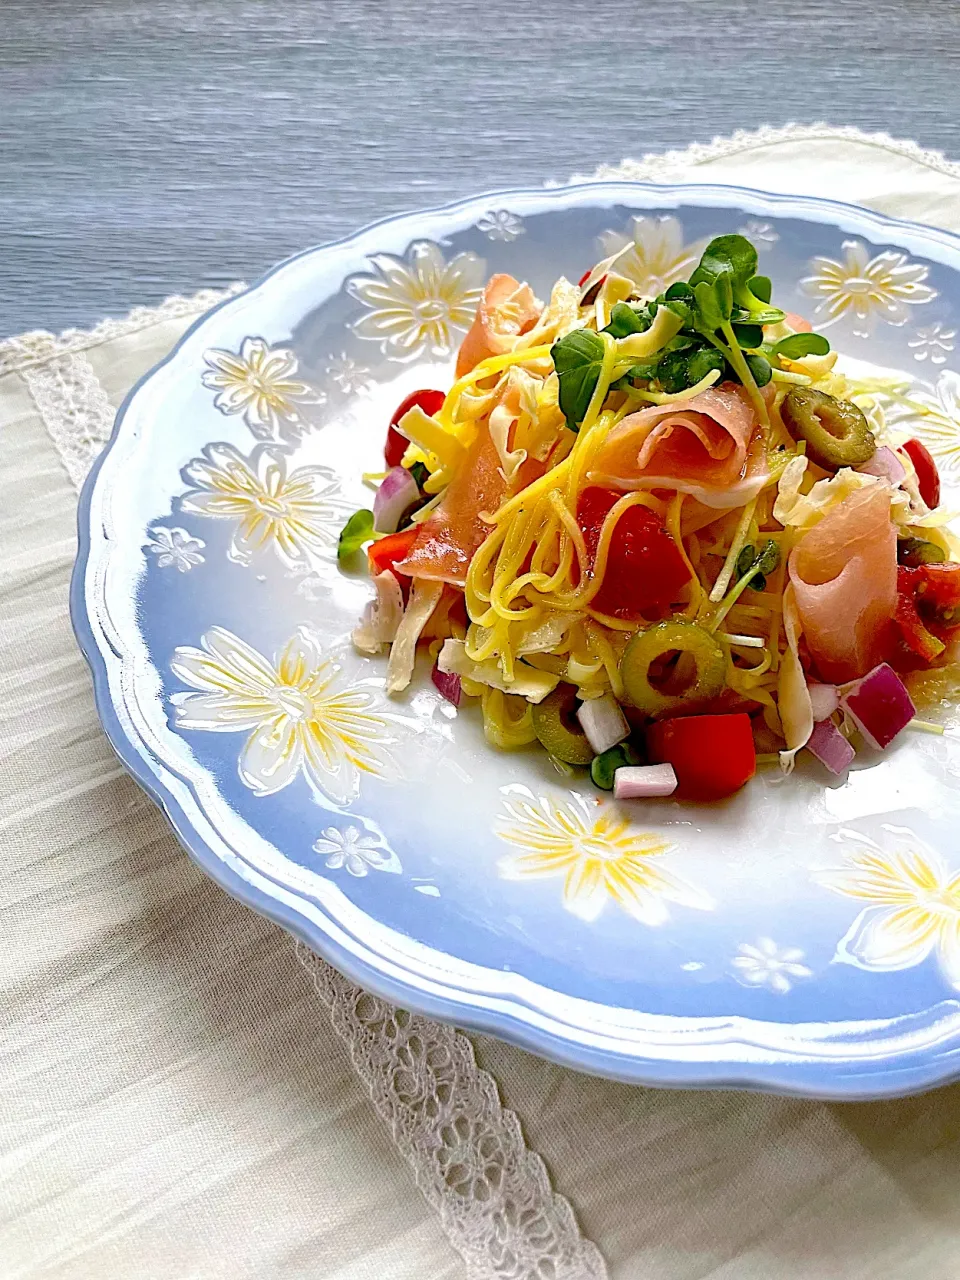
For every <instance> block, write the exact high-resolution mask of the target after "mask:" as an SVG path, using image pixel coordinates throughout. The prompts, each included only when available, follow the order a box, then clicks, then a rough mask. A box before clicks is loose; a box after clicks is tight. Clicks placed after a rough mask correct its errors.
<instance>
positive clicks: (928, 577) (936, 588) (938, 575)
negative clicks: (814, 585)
mask: <svg viewBox="0 0 960 1280" xmlns="http://www.w3.org/2000/svg"><path fill="white" fill-rule="evenodd" d="M909 572H912V573H913V574H915V575H916V578H915V584H916V585H915V588H914V591H915V595H916V598H917V603H918V604H919V605H922V607H923V608H924V609H932V610H934V611H935V612H938V613H943V612H945V611H947V610H949V609H956V608H957V606H958V605H960V564H953V563H952V562H950V561H947V562H946V563H945V564H925V565H921V566H920V568H919V569H913V570H910V571H909ZM901 573H902V570H900V571H898V573H897V589H898V590H899V589H900V584H901Z"/></svg>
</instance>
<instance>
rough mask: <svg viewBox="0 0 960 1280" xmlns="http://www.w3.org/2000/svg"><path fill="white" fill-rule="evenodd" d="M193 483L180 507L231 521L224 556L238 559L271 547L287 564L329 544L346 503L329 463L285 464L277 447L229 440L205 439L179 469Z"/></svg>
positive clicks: (246, 559) (244, 561)
mask: <svg viewBox="0 0 960 1280" xmlns="http://www.w3.org/2000/svg"><path fill="white" fill-rule="evenodd" d="M183 478H184V480H186V482H187V483H188V484H189V485H191V486H192V488H190V489H189V490H188V491H187V492H186V493H185V494H184V495H183V496H182V498H181V499H180V510H181V511H187V512H190V513H192V514H194V515H201V516H212V517H213V518H214V519H217V520H232V521H234V522H235V523H236V529H235V531H234V534H233V540H232V543H231V546H230V552H229V554H230V558H231V559H232V560H236V561H238V562H239V563H241V564H249V562H250V560H251V559H252V558H253V557H254V556H255V555H256V554H257V553H258V552H262V551H273V552H275V553H276V555H277V556H278V557H279V558H280V559H281V561H283V562H284V564H286V565H287V566H293V565H296V564H300V563H303V562H305V561H307V560H309V558H310V557H311V555H313V554H316V553H318V552H323V551H325V550H326V549H327V548H329V547H332V546H335V545H336V542H337V538H338V536H339V533H340V528H341V527H342V525H343V522H344V520H345V519H346V517H347V515H348V514H349V512H350V510H351V504H350V503H348V502H346V501H345V500H344V499H343V498H341V497H340V481H339V480H338V478H337V476H336V473H335V472H334V471H332V470H331V469H330V468H329V467H323V466H312V467H297V468H296V469H295V470H294V471H290V472H289V473H288V471H287V461H286V459H285V458H284V457H283V456H282V455H278V454H275V453H271V452H270V451H269V450H268V449H265V448H262V447H261V448H259V449H255V450H254V451H253V453H252V454H251V455H250V457H249V458H246V457H244V456H243V454H242V453H241V452H240V451H239V449H236V448H234V446H233V445H231V444H211V445H207V447H206V448H205V449H204V450H203V457H202V458H194V460H193V461H192V462H190V463H188V464H187V466H186V467H184V469H183Z"/></svg>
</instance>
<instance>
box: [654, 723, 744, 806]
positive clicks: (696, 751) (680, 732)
mask: <svg viewBox="0 0 960 1280" xmlns="http://www.w3.org/2000/svg"><path fill="white" fill-rule="evenodd" d="M647 753H648V755H649V757H650V760H651V761H652V762H653V763H654V764H672V765H673V770H674V773H676V775H677V790H676V792H675V794H676V795H677V796H678V797H679V798H680V799H682V800H722V799H723V798H724V796H730V795H733V793H734V792H735V791H739V790H740V788H741V787H742V786H743V785H744V783H745V782H749V780H750V779H751V778H752V777H753V775H754V774H755V773H756V771H757V752H756V748H755V747H754V744H753V730H752V727H751V725H750V717H749V716H748V715H744V714H743V713H742V712H740V713H738V714H736V715H726V716H678V717H677V719H675V720H660V721H658V722H657V723H656V724H652V725H650V727H649V728H648V729H647Z"/></svg>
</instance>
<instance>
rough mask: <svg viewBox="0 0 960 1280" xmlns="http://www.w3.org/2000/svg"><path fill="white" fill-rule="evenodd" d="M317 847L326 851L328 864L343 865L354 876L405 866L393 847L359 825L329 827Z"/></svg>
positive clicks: (331, 866)
mask: <svg viewBox="0 0 960 1280" xmlns="http://www.w3.org/2000/svg"><path fill="white" fill-rule="evenodd" d="M313 847H314V849H315V851H316V852H317V853H319V854H323V855H325V859H324V865H325V866H326V867H328V868H329V869H330V870H331V871H339V870H340V868H341V867H343V868H345V869H346V871H347V872H348V873H349V874H350V875H352V876H365V875H366V874H367V872H368V871H391V872H393V873H394V874H398V873H399V872H401V871H402V870H403V867H402V866H401V865H400V859H399V858H398V857H397V855H396V854H395V853H394V852H393V851H392V850H391V849H385V848H384V847H383V845H382V844H380V843H379V842H378V841H377V839H376V837H375V836H368V835H362V834H361V832H360V829H359V827H347V829H346V830H345V831H338V830H337V828H336V827H326V828H325V829H324V831H323V834H322V835H321V836H320V838H319V839H318V840H316V841H315V842H314V845H313Z"/></svg>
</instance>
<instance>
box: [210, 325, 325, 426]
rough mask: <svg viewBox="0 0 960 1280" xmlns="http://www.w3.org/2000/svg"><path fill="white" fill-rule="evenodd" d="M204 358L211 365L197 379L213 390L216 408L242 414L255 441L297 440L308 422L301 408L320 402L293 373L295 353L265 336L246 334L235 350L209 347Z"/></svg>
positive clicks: (312, 391)
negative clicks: (270, 344) (251, 336)
mask: <svg viewBox="0 0 960 1280" xmlns="http://www.w3.org/2000/svg"><path fill="white" fill-rule="evenodd" d="M203 358H204V360H205V361H206V363H207V365H208V366H209V368H208V369H207V371H206V372H205V373H204V374H203V377H202V379H201V381H202V382H203V385H204V386H205V387H208V388H209V389H210V390H211V391H216V392H217V395H216V398H215V399H214V402H213V403H214V406H215V407H216V408H217V409H219V410H220V412H221V413H224V414H228V415H230V414H235V413H239V414H242V415H243V420H244V422H245V423H246V424H247V426H248V427H249V428H250V430H251V431H252V432H253V434H254V435H255V436H256V437H257V439H258V440H276V441H280V440H283V439H287V438H290V437H293V438H296V437H297V436H298V435H300V434H301V433H302V432H303V431H304V429H305V427H306V425H307V424H306V423H305V421H304V418H303V412H302V410H303V407H304V406H305V405H311V404H321V403H322V400H323V397H322V396H320V395H319V394H318V393H317V392H316V391H314V390H313V389H312V388H311V387H309V386H308V385H307V383H305V382H302V381H301V380H300V379H298V378H296V377H295V374H296V372H297V368H298V365H297V357H296V356H295V355H294V354H293V352H292V351H290V350H289V349H288V348H286V347H270V346H268V345H267V343H266V342H265V341H264V339H263V338H244V340H243V342H242V343H241V345H240V351H239V353H238V354H235V353H234V352H232V351H223V350H221V349H220V348H217V347H211V348H210V349H209V350H208V351H205V352H204V353H203Z"/></svg>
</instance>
